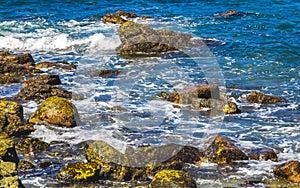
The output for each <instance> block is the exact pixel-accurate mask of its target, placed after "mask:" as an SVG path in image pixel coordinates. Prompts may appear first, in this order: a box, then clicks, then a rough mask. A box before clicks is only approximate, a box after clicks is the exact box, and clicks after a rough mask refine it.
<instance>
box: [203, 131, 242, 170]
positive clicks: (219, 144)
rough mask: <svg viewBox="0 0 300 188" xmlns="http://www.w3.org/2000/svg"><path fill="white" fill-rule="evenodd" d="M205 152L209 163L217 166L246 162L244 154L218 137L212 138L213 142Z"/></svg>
mask: <svg viewBox="0 0 300 188" xmlns="http://www.w3.org/2000/svg"><path fill="white" fill-rule="evenodd" d="M205 152H206V156H207V158H208V160H209V161H211V162H214V163H218V164H230V163H233V162H234V161H237V160H248V157H247V155H246V154H245V153H244V152H242V151H241V150H240V149H239V148H237V147H236V146H235V145H233V144H232V143H231V142H230V141H228V140H226V139H225V138H223V137H221V136H219V135H217V136H215V137H214V138H213V142H212V143H211V145H210V146H209V147H208V148H207V149H206V151H205Z"/></svg>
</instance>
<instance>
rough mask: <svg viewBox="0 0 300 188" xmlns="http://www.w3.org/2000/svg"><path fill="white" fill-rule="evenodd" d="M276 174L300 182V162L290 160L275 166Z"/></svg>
mask: <svg viewBox="0 0 300 188" xmlns="http://www.w3.org/2000/svg"><path fill="white" fill-rule="evenodd" d="M274 174H275V175H276V176H278V177H280V178H283V179H286V180H289V181H291V182H295V183H300V162H299V161H288V162H286V163H283V164H281V165H279V166H276V167H275V168H274Z"/></svg>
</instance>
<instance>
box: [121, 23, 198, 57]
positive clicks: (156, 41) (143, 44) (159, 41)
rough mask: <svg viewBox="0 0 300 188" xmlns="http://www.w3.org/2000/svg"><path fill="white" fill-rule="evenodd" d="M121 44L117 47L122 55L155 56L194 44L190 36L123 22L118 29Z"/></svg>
mask: <svg viewBox="0 0 300 188" xmlns="http://www.w3.org/2000/svg"><path fill="white" fill-rule="evenodd" d="M118 34H119V37H120V40H121V42H122V44H121V45H120V46H119V47H118V48H117V51H118V53H119V54H120V55H124V56H140V55H142V56H145V55H146V56H157V55H161V54H162V53H164V52H169V51H174V50H182V49H183V48H185V47H188V46H193V45H195V44H194V43H193V42H192V41H191V38H192V36H191V35H189V34H184V33H176V32H174V31H169V30H154V29H152V28H151V27H149V26H148V25H145V24H139V23H134V22H130V21H127V22H123V23H122V25H121V26H120V27H119V29H118Z"/></svg>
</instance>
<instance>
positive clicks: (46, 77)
mask: <svg viewBox="0 0 300 188" xmlns="http://www.w3.org/2000/svg"><path fill="white" fill-rule="evenodd" d="M34 84H37V85H44V84H49V85H59V84H61V81H60V79H59V76H58V75H55V74H43V75H39V76H36V77H33V78H30V79H28V80H26V81H25V82H23V85H24V86H25V87H26V86H29V85H34Z"/></svg>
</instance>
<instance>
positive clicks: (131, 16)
mask: <svg viewBox="0 0 300 188" xmlns="http://www.w3.org/2000/svg"><path fill="white" fill-rule="evenodd" d="M116 16H124V17H127V18H136V17H137V14H135V13H132V12H125V11H122V10H118V11H117V12H116Z"/></svg>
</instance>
